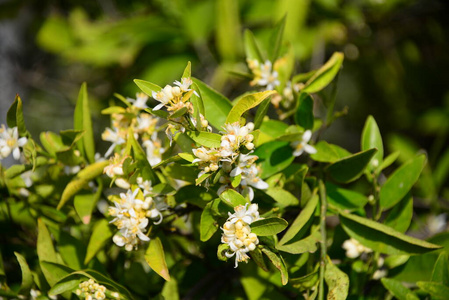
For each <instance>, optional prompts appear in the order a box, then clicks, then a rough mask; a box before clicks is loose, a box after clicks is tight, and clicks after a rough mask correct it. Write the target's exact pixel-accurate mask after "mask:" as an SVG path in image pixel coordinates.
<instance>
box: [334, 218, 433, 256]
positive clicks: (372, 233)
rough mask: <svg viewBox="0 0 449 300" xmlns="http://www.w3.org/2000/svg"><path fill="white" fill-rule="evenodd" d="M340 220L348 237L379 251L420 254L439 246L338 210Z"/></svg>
mask: <svg viewBox="0 0 449 300" xmlns="http://www.w3.org/2000/svg"><path fill="white" fill-rule="evenodd" d="M340 221H341V223H342V225H343V229H344V230H345V231H346V233H347V234H348V235H349V236H350V237H352V238H354V239H356V240H358V241H359V242H360V243H361V244H362V245H364V246H366V247H368V248H371V249H372V250H374V251H378V252H381V253H385V254H391V255H397V254H422V253H426V252H429V251H433V250H436V249H439V248H441V246H438V245H435V244H431V243H429V242H426V241H422V240H419V239H417V238H413V237H410V236H407V235H405V234H402V233H400V232H399V231H396V230H394V229H393V228H391V227H389V226H387V225H384V224H381V223H378V222H375V221H372V220H369V219H366V218H362V217H359V216H356V215H352V214H348V213H345V212H343V211H340Z"/></svg>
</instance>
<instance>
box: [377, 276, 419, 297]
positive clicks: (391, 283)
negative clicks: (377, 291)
mask: <svg viewBox="0 0 449 300" xmlns="http://www.w3.org/2000/svg"><path fill="white" fill-rule="evenodd" d="M381 281H382V284H383V285H384V287H385V288H386V289H387V290H388V291H389V292H390V293H391V294H392V295H393V296H395V297H396V298H398V299H399V300H419V298H418V296H416V295H415V294H414V293H413V292H412V291H411V290H410V289H408V288H406V287H405V286H404V285H403V284H402V283H401V282H400V281H398V280H395V279H391V278H382V279H381Z"/></svg>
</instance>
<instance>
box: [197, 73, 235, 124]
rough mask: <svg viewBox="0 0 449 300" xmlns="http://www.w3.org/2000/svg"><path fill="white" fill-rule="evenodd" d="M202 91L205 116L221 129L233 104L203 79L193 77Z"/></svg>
mask: <svg viewBox="0 0 449 300" xmlns="http://www.w3.org/2000/svg"><path fill="white" fill-rule="evenodd" d="M192 79H193V82H194V83H195V84H196V85H197V86H198V88H199V90H200V92H201V98H202V100H203V104H204V110H205V114H204V116H205V117H206V119H207V120H208V121H209V122H210V124H211V125H212V126H214V127H215V128H216V129H218V130H221V128H222V127H223V125H224V124H225V121H226V117H227V116H228V114H229V112H230V111H231V108H232V104H231V102H230V101H229V99H228V98H226V97H225V96H223V95H222V94H220V93H219V92H217V91H216V90H214V89H212V88H211V87H210V86H208V85H207V84H205V83H203V82H202V81H200V80H198V79H196V78H192Z"/></svg>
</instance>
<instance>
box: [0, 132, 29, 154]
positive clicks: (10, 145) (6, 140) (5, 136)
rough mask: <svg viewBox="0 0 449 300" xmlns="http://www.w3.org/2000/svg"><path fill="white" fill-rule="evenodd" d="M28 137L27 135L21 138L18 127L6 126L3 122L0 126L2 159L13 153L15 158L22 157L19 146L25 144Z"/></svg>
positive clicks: (0, 152)
mask: <svg viewBox="0 0 449 300" xmlns="http://www.w3.org/2000/svg"><path fill="white" fill-rule="evenodd" d="M27 141H28V139H27V138H26V137H21V138H19V130H18V129H17V127H13V128H5V125H3V124H2V127H1V128H0V159H3V158H6V157H7V156H9V154H11V152H12V156H13V157H14V159H15V160H19V159H20V149H19V147H23V146H25V144H26V143H27Z"/></svg>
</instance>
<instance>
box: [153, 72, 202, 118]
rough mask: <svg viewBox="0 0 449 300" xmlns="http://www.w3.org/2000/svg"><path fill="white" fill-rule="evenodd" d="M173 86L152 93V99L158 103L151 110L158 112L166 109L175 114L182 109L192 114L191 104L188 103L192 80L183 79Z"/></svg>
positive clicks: (191, 91) (188, 78)
mask: <svg viewBox="0 0 449 300" xmlns="http://www.w3.org/2000/svg"><path fill="white" fill-rule="evenodd" d="M173 84H174V85H175V86H171V85H168V84H167V85H166V86H165V87H164V88H163V89H162V90H160V91H159V92H157V93H156V92H153V94H152V97H153V98H154V99H155V100H157V101H159V102H160V103H159V104H158V105H156V106H155V107H154V108H153V110H159V109H161V108H162V107H164V106H165V107H167V110H168V111H170V112H176V111H178V110H179V109H182V108H184V107H186V108H187V110H189V111H191V113H193V106H192V103H190V102H188V101H189V99H190V97H191V96H192V93H196V92H195V91H193V90H192V89H191V88H190V86H191V85H192V79H191V78H190V77H184V78H182V79H181V82H179V81H175V82H174V83H173Z"/></svg>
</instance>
